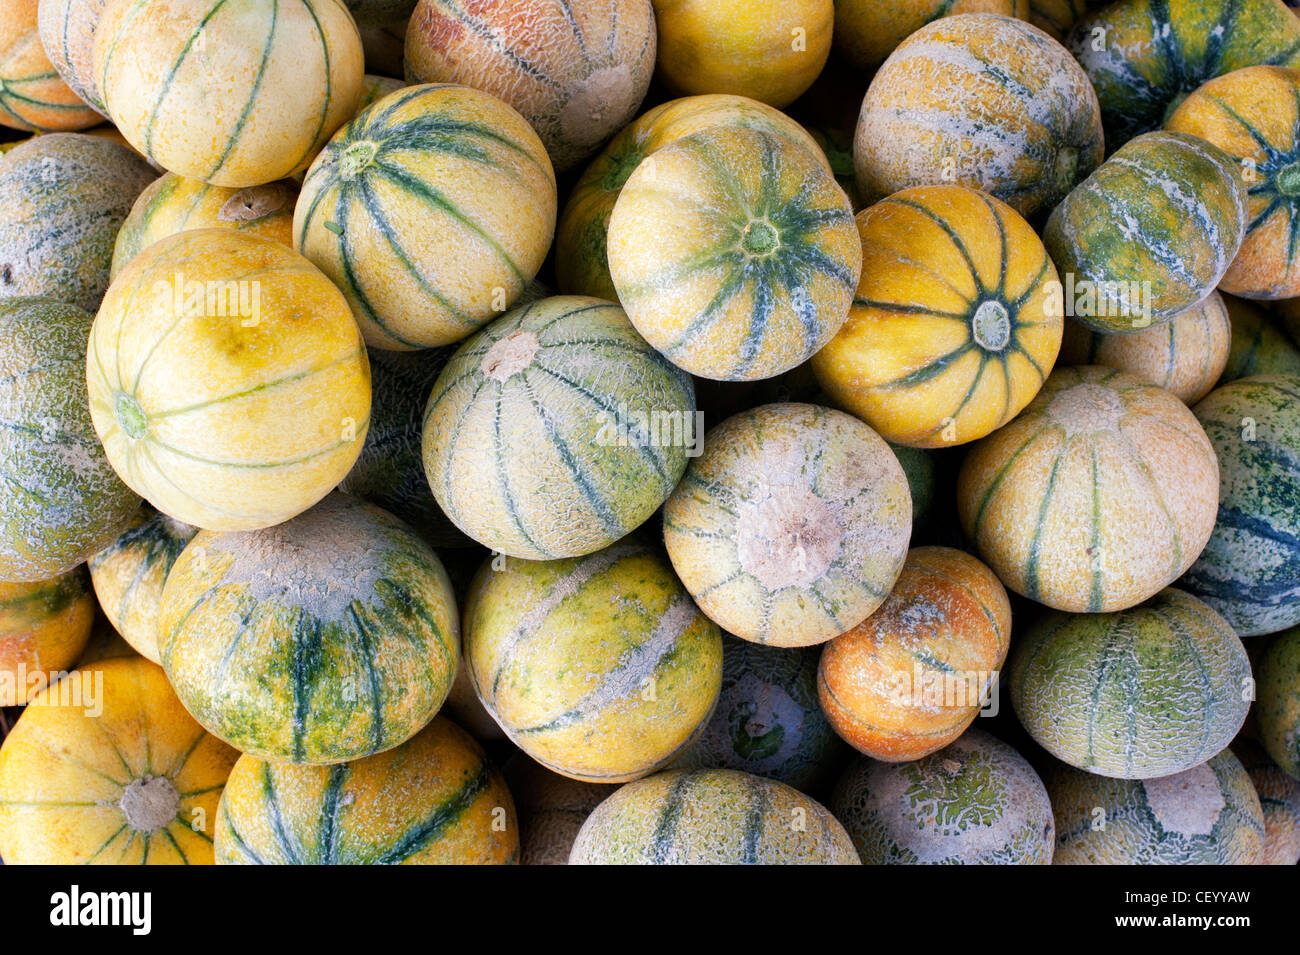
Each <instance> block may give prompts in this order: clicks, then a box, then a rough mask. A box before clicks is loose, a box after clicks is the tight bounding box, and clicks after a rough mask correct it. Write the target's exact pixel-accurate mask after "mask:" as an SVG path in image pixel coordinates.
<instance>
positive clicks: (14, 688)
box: [0, 567, 95, 706]
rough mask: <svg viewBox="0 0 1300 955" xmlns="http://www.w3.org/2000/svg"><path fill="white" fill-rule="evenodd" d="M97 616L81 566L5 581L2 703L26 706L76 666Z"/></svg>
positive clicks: (0, 587)
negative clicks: (26, 580) (52, 574)
mask: <svg viewBox="0 0 1300 955" xmlns="http://www.w3.org/2000/svg"><path fill="white" fill-rule="evenodd" d="M94 620H95V598H94V595H93V594H92V593H91V591H90V586H89V583H88V581H87V580H86V572H85V571H84V570H82V569H81V568H80V567H78V568H77V569H75V570H71V571H69V572H68V573H66V574H62V575H60V576H58V577H54V578H52V579H50V580H38V581H34V582H32V583H21V584H7V583H3V582H0V706H21V705H23V704H24V703H26V702H27V701H28V700H29V699H30V698H31V697H32V696H33V695H34V694H35V693H36V692H37V691H39V690H41V689H42V688H43V687H44V685H45V684H46V683H48V682H49V681H51V680H56V679H58V678H59V675H60V674H61V673H62V672H63V671H65V670H67V669H69V668H71V667H72V666H73V665H74V663H75V661H76V660H77V657H78V656H79V655H80V654H81V651H82V650H83V649H85V646H86V641H87V640H88V639H89V638H90V629H91V625H92V624H93V623H94Z"/></svg>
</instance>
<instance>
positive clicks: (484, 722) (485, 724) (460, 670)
mask: <svg viewBox="0 0 1300 955" xmlns="http://www.w3.org/2000/svg"><path fill="white" fill-rule="evenodd" d="M438 712H439V713H440V714H441V715H443V716H447V717H450V718H451V719H452V721H453V722H455V724H456V725H457V726H459V727H461V728H462V729H464V730H466V731H468V732H469V734H470V735H471V736H473V737H474V738H475V739H477V740H480V741H482V742H494V741H497V740H503V739H505V738H506V734H505V733H504V732H502V730H501V727H500V726H498V725H497V722H496V720H494V719H493V718H492V714H491V713H489V712H488V711H487V709H486V708H485V707H484V706H483V703H482V702H481V701H480V700H479V698H478V694H477V693H475V692H474V681H473V680H472V679H471V678H470V675H469V667H468V666H467V665H466V663H465V657H464V655H463V653H462V656H461V660H460V666H459V667H457V668H456V678H455V679H454V680H452V681H451V689H450V690H448V691H447V701H446V702H445V703H443V705H442V709H441V710H439V711H438Z"/></svg>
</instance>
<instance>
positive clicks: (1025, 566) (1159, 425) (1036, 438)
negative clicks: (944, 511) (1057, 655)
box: [957, 365, 1219, 613]
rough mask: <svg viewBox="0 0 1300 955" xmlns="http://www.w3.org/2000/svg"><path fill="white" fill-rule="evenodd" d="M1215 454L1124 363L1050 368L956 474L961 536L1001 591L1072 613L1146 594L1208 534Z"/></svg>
mask: <svg viewBox="0 0 1300 955" xmlns="http://www.w3.org/2000/svg"><path fill="white" fill-rule="evenodd" d="M1218 485H1219V463H1218V460H1217V459H1216V457H1215V453H1214V447H1213V446H1212V445H1211V443H1210V440H1209V438H1207V437H1206V435H1205V430H1204V429H1203V428H1202V427H1201V426H1200V424H1199V423H1198V422H1197V420H1196V418H1195V417H1194V416H1193V415H1192V413H1191V412H1190V411H1189V410H1188V409H1187V406H1186V405H1184V404H1183V403H1182V402H1181V401H1179V400H1178V399H1177V398H1176V397H1175V396H1174V395H1172V394H1170V393H1169V392H1167V391H1165V390H1164V389H1163V388H1157V387H1156V386H1154V385H1148V384H1144V383H1143V382H1141V381H1139V380H1138V379H1137V378H1134V377H1132V376H1130V375H1128V374H1125V373H1124V372H1120V371H1115V370H1114V369H1109V368H1100V367H1097V366H1093V365H1085V366H1081V367H1076V368H1058V369H1057V370H1056V371H1054V372H1053V373H1052V375H1051V376H1050V377H1049V378H1048V379H1047V383H1046V384H1045V385H1044V386H1043V390H1042V391H1041V392H1040V393H1039V395H1038V397H1037V398H1035V399H1034V400H1033V402H1031V403H1030V405H1029V407H1027V408H1026V409H1025V410H1024V411H1022V412H1021V413H1020V415H1019V416H1018V417H1017V418H1016V419H1015V420H1014V421H1012V422H1011V423H1010V424H1009V425H1007V426H1006V427H1004V428H1002V429H1001V430H999V431H996V432H995V433H993V434H991V435H989V436H988V437H987V438H984V439H983V440H981V441H980V442H978V443H977V444H975V445H974V446H973V447H972V449H971V452H970V454H968V455H967V456H966V459H965V460H964V461H963V462H962V465H961V470H960V472H959V473H958V478H957V510H958V515H959V517H960V520H961V524H962V529H963V530H964V531H965V533H966V536H967V537H968V538H969V539H970V540H971V541H973V542H974V543H975V544H976V546H977V547H978V548H979V552H980V554H981V556H983V558H984V560H985V561H987V562H988V564H989V566H990V567H992V568H993V570H994V571H995V572H996V573H997V575H998V577H1000V578H1001V580H1002V582H1003V583H1004V584H1006V586H1007V587H1009V588H1010V589H1011V590H1014V591H1015V592H1016V593H1018V594H1022V595H1023V596H1025V597H1028V598H1030V599H1031V600H1037V601H1038V602H1039V603H1043V604H1046V605H1047V606H1049V607H1054V608H1055V609H1057V610H1066V611H1069V612H1071V613H1083V612H1089V613H1097V612H1110V611H1114V610H1123V609H1125V608H1127V607H1132V606H1134V605H1136V604H1139V603H1141V602H1142V601H1144V600H1146V599H1147V598H1148V597H1152V596H1155V594H1157V593H1159V592H1160V591H1161V590H1163V589H1164V588H1165V587H1167V586H1168V585H1169V584H1171V583H1173V582H1174V581H1175V580H1177V579H1178V577H1179V576H1181V575H1182V573H1183V572H1184V571H1185V570H1187V568H1188V567H1190V566H1191V565H1192V563H1193V562H1194V561H1195V560H1196V559H1197V556H1198V555H1199V554H1200V553H1201V550H1202V548H1204V547H1205V544H1206V541H1208V540H1209V538H1210V533H1211V531H1213V530H1214V514H1215V507H1216V505H1217V503H1218V500H1219V488H1218Z"/></svg>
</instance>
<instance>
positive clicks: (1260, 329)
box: [1219, 295, 1300, 385]
mask: <svg viewBox="0 0 1300 955" xmlns="http://www.w3.org/2000/svg"><path fill="white" fill-rule="evenodd" d="M1223 302H1224V304H1225V305H1226V306H1227V310H1228V318H1229V319H1230V320H1231V322H1232V345H1231V347H1230V348H1229V350H1228V361H1227V364H1226V365H1225V366H1224V369H1223V375H1222V377H1220V379H1219V383H1220V384H1223V385H1226V384H1227V383H1228V382H1230V381H1236V380H1237V379H1238V378H1250V377H1252V376H1254V375H1300V348H1297V347H1296V346H1295V344H1294V343H1293V342H1292V341H1291V339H1290V338H1289V337H1287V334H1286V332H1285V331H1284V330H1283V328H1282V327H1281V323H1280V322H1279V321H1278V319H1277V317H1275V316H1274V315H1271V314H1269V312H1267V311H1266V310H1265V309H1264V308H1263V307H1262V306H1260V305H1258V304H1256V303H1255V302H1252V301H1250V300H1248V299H1244V298H1235V297H1233V296H1231V295H1227V296H1224V297H1223Z"/></svg>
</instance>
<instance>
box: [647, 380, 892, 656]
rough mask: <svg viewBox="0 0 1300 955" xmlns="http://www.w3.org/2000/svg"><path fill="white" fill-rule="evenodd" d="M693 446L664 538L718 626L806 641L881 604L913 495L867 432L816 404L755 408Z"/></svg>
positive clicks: (774, 641)
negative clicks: (697, 448) (694, 454)
mask: <svg viewBox="0 0 1300 955" xmlns="http://www.w3.org/2000/svg"><path fill="white" fill-rule="evenodd" d="M703 448H704V450H703V454H701V455H700V456H699V457H698V458H696V459H695V460H694V461H692V462H691V465H690V467H689V468H688V469H687V471H686V476H685V477H684V478H683V479H682V482H681V484H679V485H678V487H677V489H676V490H675V491H674V492H673V494H672V496H671V497H670V498H669V499H668V502H667V503H666V504H665V506H664V542H665V544H666V545H667V548H668V556H669V558H670V559H671V560H672V562H673V569H674V570H675V571H676V572H677V576H678V577H679V578H680V579H681V581H682V583H683V584H684V585H685V587H686V589H687V590H688V591H690V594H691V596H692V597H693V598H694V600H695V602H696V603H697V604H698V605H699V607H700V609H701V610H703V611H704V612H705V613H706V614H708V615H709V617H710V618H712V619H713V620H714V621H715V622H716V623H717V624H718V625H719V626H720V627H721V628H722V629H723V630H725V631H727V632H729V633H732V634H735V635H736V636H738V637H741V638H743V639H745V640H750V641H753V642H754V643H764V644H771V645H773V646H778V647H800V646H810V645H812V644H817V643H825V642H826V641H827V640H829V639H831V638H832V637H834V636H835V635H836V634H839V633H843V632H844V631H845V630H848V629H850V628H851V627H854V626H857V625H858V624H859V623H861V622H862V621H863V620H864V619H865V618H866V617H867V616H868V615H869V614H871V613H872V612H873V611H874V610H875V609H876V608H877V607H879V606H880V604H881V602H882V601H883V600H884V599H885V598H886V596H888V594H889V590H890V588H891V587H892V586H893V585H894V581H895V580H896V579H897V578H898V574H899V571H900V570H901V569H902V567H903V561H904V559H905V558H906V557H907V542H908V538H909V537H910V535H911V529H912V519H911V518H912V514H911V511H912V501H911V494H910V492H909V490H908V486H907V478H906V476H905V475H904V474H903V469H902V468H901V467H900V466H899V464H898V459H897V458H895V457H894V455H893V453H892V452H891V451H890V450H889V446H888V445H886V444H885V442H884V441H882V440H881V439H880V437H879V436H878V435H877V434H876V433H875V432H874V431H872V430H871V428H869V427H867V426H866V425H865V424H863V423H862V422H860V421H858V420H857V419H855V418H853V417H851V416H849V415H846V414H844V413H842V412H839V411H833V410H831V409H829V408H823V407H820V406H818V405H809V404H773V405H763V406H762V407H760V408H755V409H753V410H751V411H747V412H742V413H741V414H739V415H736V416H735V417H732V418H728V419H727V420H726V421H724V422H723V423H722V424H721V425H719V426H718V427H716V428H714V429H713V430H712V431H710V432H709V433H708V434H707V435H706V436H705V438H704V445H703Z"/></svg>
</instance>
